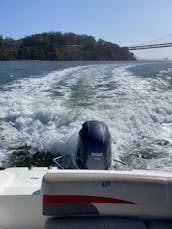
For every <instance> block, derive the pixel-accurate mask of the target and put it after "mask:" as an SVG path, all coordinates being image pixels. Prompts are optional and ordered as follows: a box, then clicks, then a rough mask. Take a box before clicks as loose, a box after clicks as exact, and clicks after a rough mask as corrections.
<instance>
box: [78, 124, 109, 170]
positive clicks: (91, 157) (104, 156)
mask: <svg viewBox="0 0 172 229" xmlns="http://www.w3.org/2000/svg"><path fill="white" fill-rule="evenodd" d="M76 163H77V165H78V167H79V168H80V169H108V168H109V167H110V166H111V136H110V132H109V129H108V127H107V126H106V124H104V123H103V122H100V121H95V120H94V121H87V122H85V123H84V124H83V125H82V128H81V130H80V131H79V138H78V146H77V154H76Z"/></svg>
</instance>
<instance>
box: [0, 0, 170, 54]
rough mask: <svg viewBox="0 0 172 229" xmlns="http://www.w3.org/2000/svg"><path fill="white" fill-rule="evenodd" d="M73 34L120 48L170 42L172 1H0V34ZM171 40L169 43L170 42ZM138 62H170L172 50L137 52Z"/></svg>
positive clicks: (21, 35)
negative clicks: (149, 60)
mask: <svg viewBox="0 0 172 229" xmlns="http://www.w3.org/2000/svg"><path fill="white" fill-rule="evenodd" d="M49 31H61V32H74V33H78V34H88V35H92V36H95V37H96V38H97V39H98V38H102V39H104V40H107V41H111V42H113V43H117V44H119V45H121V46H130V45H138V44H142V43H146V42H149V41H156V40H157V39H158V38H160V37H163V36H166V35H168V34H171V37H170V36H168V39H167V38H166V39H164V41H169V42H172V0H0V34H1V35H2V36H3V37H12V38H15V39H17V38H21V37H24V36H26V35H30V34H35V33H42V32H49ZM170 38H171V39H170ZM135 54H136V55H137V56H138V57H140V58H164V57H171V58H172V48H164V49H152V50H145V51H137V52H135Z"/></svg>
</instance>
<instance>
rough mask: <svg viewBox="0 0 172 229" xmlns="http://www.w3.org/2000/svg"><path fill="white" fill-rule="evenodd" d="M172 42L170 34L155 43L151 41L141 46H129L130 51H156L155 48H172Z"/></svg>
mask: <svg viewBox="0 0 172 229" xmlns="http://www.w3.org/2000/svg"><path fill="white" fill-rule="evenodd" d="M167 40H168V41H167ZM169 40H170V42H169ZM171 40H172V34H168V35H165V36H163V37H161V38H158V39H156V40H154V41H150V42H147V43H144V44H141V45H135V46H134V45H133V46H129V47H128V49H129V50H131V51H132V50H140V49H155V48H166V47H172V42H171Z"/></svg>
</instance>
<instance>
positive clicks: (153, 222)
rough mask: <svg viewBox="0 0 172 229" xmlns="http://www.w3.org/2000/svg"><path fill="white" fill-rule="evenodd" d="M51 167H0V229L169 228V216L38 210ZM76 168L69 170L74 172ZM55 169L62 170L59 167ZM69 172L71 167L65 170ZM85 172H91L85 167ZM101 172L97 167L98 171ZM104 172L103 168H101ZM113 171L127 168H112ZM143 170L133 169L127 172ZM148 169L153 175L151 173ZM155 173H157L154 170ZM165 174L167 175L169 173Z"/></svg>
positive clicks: (54, 171) (171, 221)
mask: <svg viewBox="0 0 172 229" xmlns="http://www.w3.org/2000/svg"><path fill="white" fill-rule="evenodd" d="M47 171H50V172H51V173H56V172H57V169H56V168H52V169H51V170H48V169H47V168H45V167H44V168H33V169H31V170H29V169H28V168H9V169H6V170H4V171H0V181H1V182H0V212H1V214H0V229H55V228H56V229H57V228H60V229H69V228H75V229H83V228H89V229H95V228H98V229H112V228H113V229H114V228H115V229H172V219H167V220H164V219H157V218H156V219H145V218H144V219H143V218H141V217H140V218H139V217H132V218H127V217H123V218H120V217H119V216H116V217H112V216H111V217H109V216H108V217H105V216H104V217H103V216H96V217H83V216H82V217H58V218H57V217H54V218H53V217H49V216H44V215H43V212H42V205H43V203H42V190H41V182H42V178H43V176H44V175H45V173H47ZM78 172H79V171H72V173H78ZM58 173H59V174H60V173H63V171H62V170H60V171H58ZM66 173H71V171H66ZM87 173H91V172H90V171H87ZM100 173H101V171H100ZM102 173H104V171H102ZM113 173H115V174H127V173H128V172H121V171H119V172H118V171H115V172H113ZM132 173H133V174H135V173H138V174H143V172H141V171H140V172H139V171H137V172H136V171H135V172H134V171H133V172H131V174H132ZM146 173H149V175H150V176H154V173H152V174H151V172H146V171H145V174H146ZM156 176H161V174H160V173H158V172H157V173H156ZM165 176H166V177H167V178H168V177H171V174H170V173H166V174H165Z"/></svg>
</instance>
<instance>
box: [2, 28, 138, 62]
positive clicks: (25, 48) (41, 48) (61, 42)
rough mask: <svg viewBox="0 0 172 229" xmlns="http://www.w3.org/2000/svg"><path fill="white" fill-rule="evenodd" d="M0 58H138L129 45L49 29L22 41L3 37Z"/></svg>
mask: <svg viewBox="0 0 172 229" xmlns="http://www.w3.org/2000/svg"><path fill="white" fill-rule="evenodd" d="M0 60H135V57H134V55H133V53H131V52H129V50H128V48H127V47H120V46H119V45H117V44H113V43H111V42H107V41H104V40H102V39H99V40H98V41H96V39H95V38H94V37H92V36H88V35H78V34H74V33H61V32H50V33H42V34H35V35H31V36H27V37H24V38H22V39H19V40H14V39H12V38H4V39H3V37H2V36H0Z"/></svg>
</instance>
